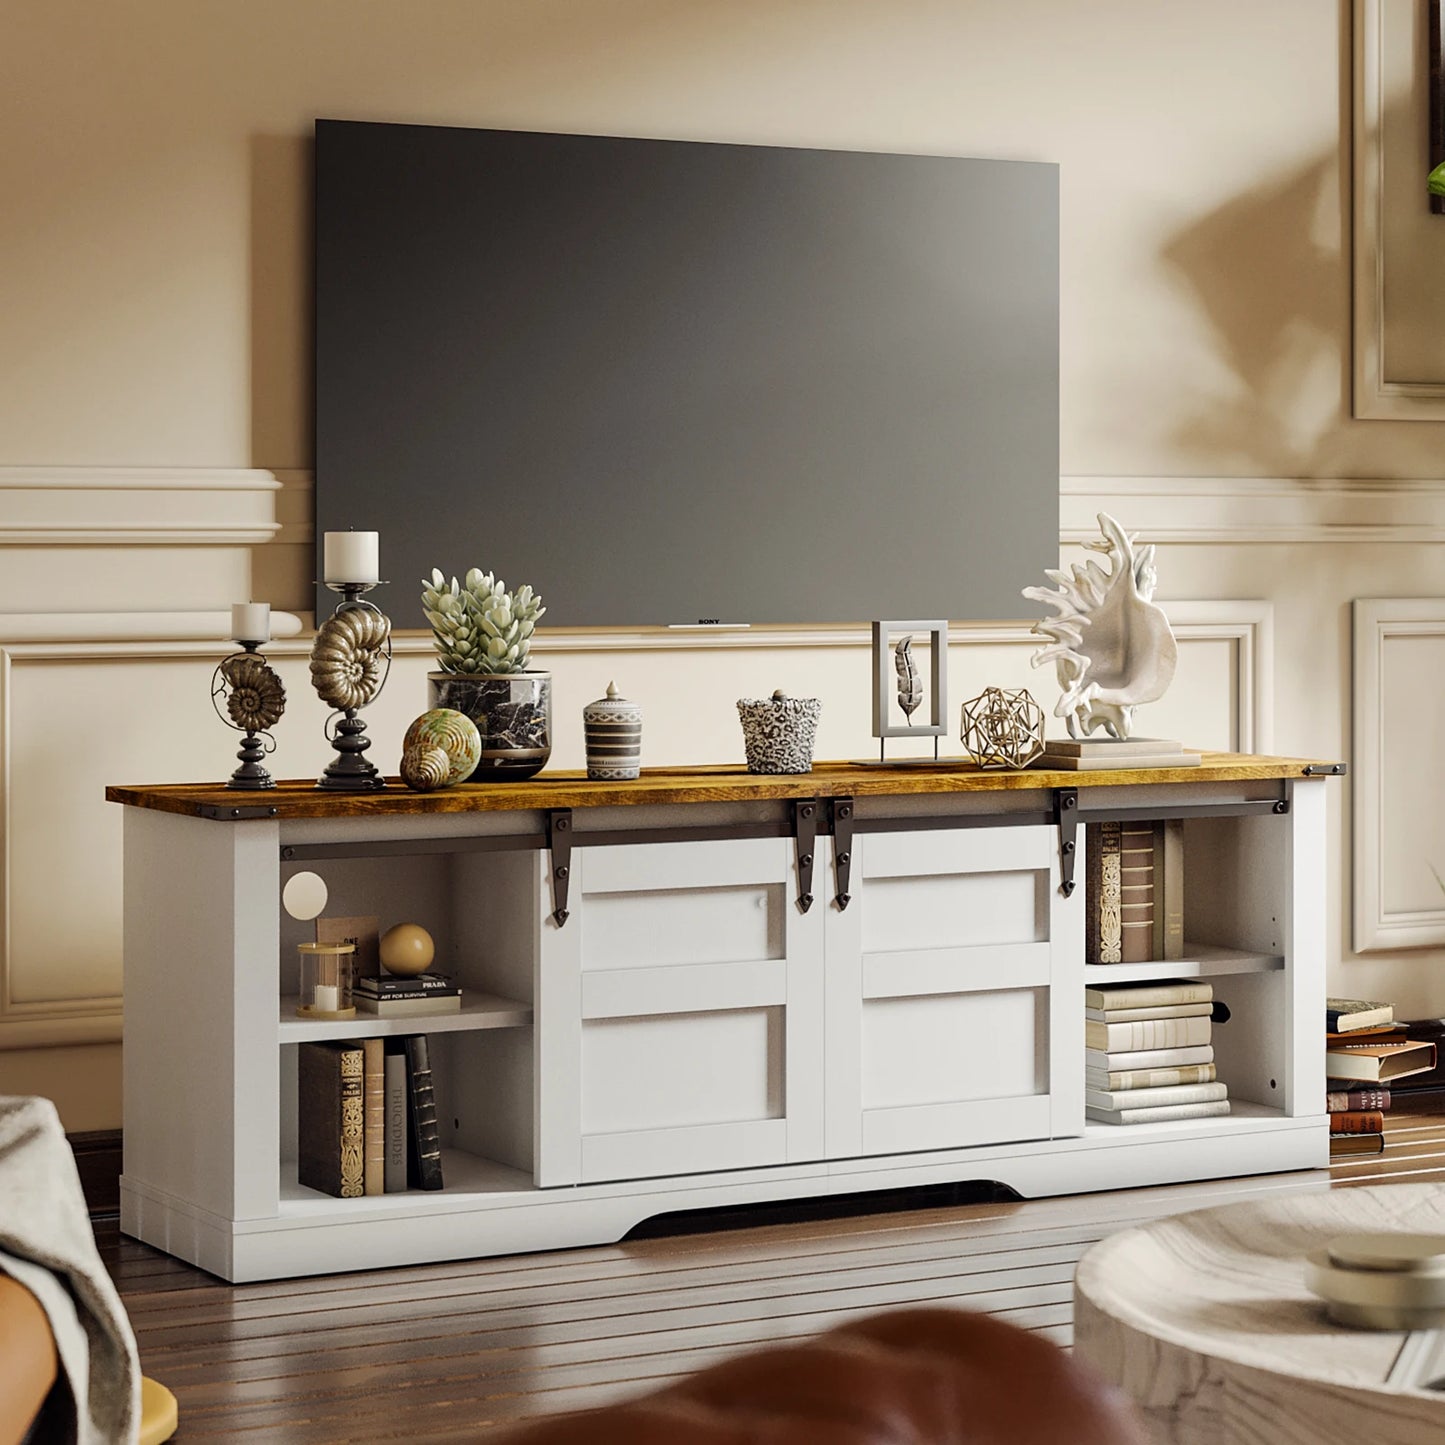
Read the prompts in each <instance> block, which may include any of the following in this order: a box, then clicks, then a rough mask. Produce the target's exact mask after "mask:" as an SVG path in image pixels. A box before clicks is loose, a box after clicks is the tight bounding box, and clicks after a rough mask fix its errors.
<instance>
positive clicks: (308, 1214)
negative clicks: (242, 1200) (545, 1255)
mask: <svg viewBox="0 0 1445 1445" xmlns="http://www.w3.org/2000/svg"><path fill="white" fill-rule="evenodd" d="M442 1178H443V1179H444V1180H445V1181H446V1187H445V1188H444V1189H404V1190H400V1191H398V1192H396V1193H393V1194H368V1195H364V1196H363V1197H362V1198H360V1199H337V1198H335V1197H334V1196H333V1195H330V1194H321V1193H319V1192H318V1191H317V1190H315V1189H307V1188H305V1187H304V1186H303V1185H300V1184H298V1183H297V1182H296V1161H295V1160H294V1159H289V1160H286V1161H284V1162H283V1163H282V1166H281V1211H280V1212H281V1217H282V1218H283V1219H304V1220H306V1221H307V1222H308V1223H319V1222H321V1217H332V1216H334V1217H335V1218H338V1219H355V1218H357V1217H359V1216H360V1217H365V1216H366V1215H368V1214H400V1215H414V1214H416V1213H418V1212H420V1211H421V1210H424V1209H425V1207H426V1206H427V1205H428V1204H442V1205H445V1204H446V1203H447V1202H448V1201H454V1200H456V1199H457V1198H458V1197H459V1196H465V1197H466V1198H468V1199H472V1198H475V1196H477V1195H483V1194H518V1193H522V1192H527V1193H531V1192H533V1191H534V1190H535V1189H536V1187H537V1186H536V1184H535V1183H534V1181H533V1179H532V1176H531V1175H530V1174H524V1173H523V1172H522V1171H521V1170H520V1169H512V1168H510V1167H509V1166H507V1165H506V1164H498V1163H497V1162H496V1161H495V1160H492V1159H483V1158H482V1157H481V1156H480V1155H477V1154H468V1153H466V1152H464V1151H463V1150H461V1149H443V1150H442Z"/></svg>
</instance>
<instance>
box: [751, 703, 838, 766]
mask: <svg viewBox="0 0 1445 1445" xmlns="http://www.w3.org/2000/svg"><path fill="white" fill-rule="evenodd" d="M822 710H823V704H822V703H821V702H820V701H819V700H818V699H817V698H816V697H787V696H785V695H784V693H783V690H782V689H781V688H779V689H778V691H777V692H775V693H774V694H773V695H772V697H765V698H759V697H740V698H739V699H738V717H739V718H740V719H741V721H742V725H743V748H744V750H745V751H746V753H747V757H748V771H749V772H750V773H810V772H812V770H813V735H814V733H816V732H817V730H818V715H819V714H820V713H821V712H822Z"/></svg>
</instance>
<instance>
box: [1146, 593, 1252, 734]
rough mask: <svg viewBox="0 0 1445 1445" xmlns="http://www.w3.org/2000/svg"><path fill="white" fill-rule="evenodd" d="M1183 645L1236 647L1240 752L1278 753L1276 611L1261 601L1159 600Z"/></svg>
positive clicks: (1236, 710)
mask: <svg viewBox="0 0 1445 1445" xmlns="http://www.w3.org/2000/svg"><path fill="white" fill-rule="evenodd" d="M1157 600H1158V602H1159V605H1160V606H1161V607H1162V608H1163V609H1164V611H1165V614H1166V615H1167V616H1168V618H1169V625H1170V626H1171V627H1172V628H1173V629H1174V635H1175V637H1176V638H1178V640H1179V641H1180V642H1182V643H1188V642H1232V643H1233V644H1234V647H1235V653H1234V678H1233V682H1234V697H1235V719H1234V729H1235V744H1234V746H1235V751H1237V752H1241V753H1268V752H1270V751H1271V750H1272V749H1273V748H1274V607H1273V606H1272V604H1270V603H1268V602H1260V601H1239V602H1233V601H1222V600H1221V601H1209V602H1194V601H1189V602H1185V601H1176V602H1170V601H1167V600H1165V599H1164V598H1159V599H1157Z"/></svg>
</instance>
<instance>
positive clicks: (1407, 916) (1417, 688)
mask: <svg viewBox="0 0 1445 1445" xmlns="http://www.w3.org/2000/svg"><path fill="white" fill-rule="evenodd" d="M1354 622H1355V648H1354V651H1355V677H1354V719H1355V768H1354V807H1355V819H1354V874H1355V909H1354V923H1355V927H1354V946H1355V951H1356V952H1357V953H1367V952H1371V951H1375V950H1380V949H1391V948H1425V947H1431V946H1438V945H1440V944H1445V883H1442V882H1441V881H1440V880H1441V879H1442V878H1445V813H1442V810H1441V807H1440V790H1439V788H1438V786H1437V785H1436V781H1437V780H1438V779H1439V778H1440V776H1441V775H1442V773H1445V693H1442V691H1441V687H1440V679H1441V678H1442V677H1445V598H1441V597H1433V598H1402V597H1392V598H1361V599H1359V600H1357V601H1356V602H1355V604H1354ZM1432 870H1433V872H1432Z"/></svg>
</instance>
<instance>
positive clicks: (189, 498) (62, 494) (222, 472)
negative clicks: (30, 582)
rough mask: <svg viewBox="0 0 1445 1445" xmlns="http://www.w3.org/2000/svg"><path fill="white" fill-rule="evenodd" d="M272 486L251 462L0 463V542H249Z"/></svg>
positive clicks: (270, 502)
mask: <svg viewBox="0 0 1445 1445" xmlns="http://www.w3.org/2000/svg"><path fill="white" fill-rule="evenodd" d="M280 490H281V483H280V482H279V481H277V480H276V478H275V477H274V476H273V475H272V474H271V473H270V472H268V471H263V470H261V469H260V468H257V467H245V468H239V467H13V466H12V467H0V545H4V546H46V545H58V546H73V545H77V544H83V545H85V546H125V547H137V546H182V545H184V546H224V547H236V546H254V545H256V544H258V543H263V542H269V541H271V540H272V539H273V538H274V537H275V536H276V534H277V532H278V530H279V529H280V525H281V524H280V523H279V522H277V520H276V517H275V511H276V500H275V498H276V493H277V492H279V491H280Z"/></svg>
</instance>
